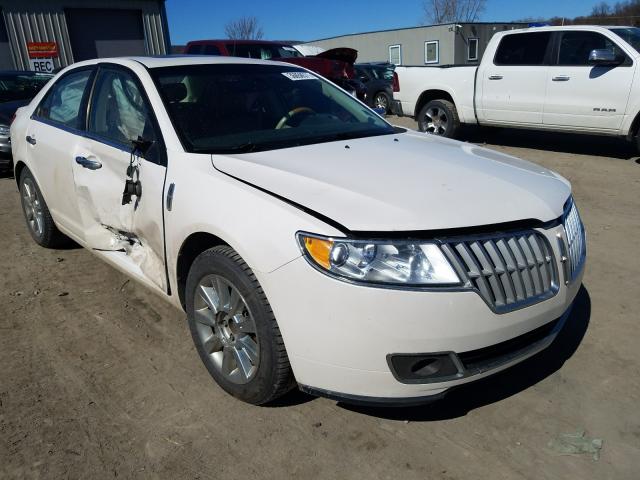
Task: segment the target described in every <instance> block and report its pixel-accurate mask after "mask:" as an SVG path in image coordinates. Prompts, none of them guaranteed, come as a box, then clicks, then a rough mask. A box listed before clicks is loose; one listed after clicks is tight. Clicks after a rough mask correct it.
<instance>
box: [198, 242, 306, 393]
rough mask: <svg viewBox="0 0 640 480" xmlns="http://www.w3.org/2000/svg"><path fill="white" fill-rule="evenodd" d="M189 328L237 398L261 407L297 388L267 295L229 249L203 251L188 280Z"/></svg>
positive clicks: (212, 371)
mask: <svg viewBox="0 0 640 480" xmlns="http://www.w3.org/2000/svg"><path fill="white" fill-rule="evenodd" d="M186 293H187V295H186V306H187V318H188V321H189V329H190V331H191V336H192V337H193V341H194V343H195V346H196V349H197V351H198V354H199V355H200V358H201V360H202V362H203V363H204V364H205V366H206V368H207V370H208V371H209V373H210V374H211V376H212V377H213V379H214V380H215V381H216V383H217V384H218V385H220V387H222V389H223V390H225V391H226V392H227V393H229V394H231V395H233V396H234V397H236V398H238V399H240V400H242V401H245V402H247V403H251V404H254V405H261V404H264V403H268V402H270V401H273V400H275V399H276V398H278V397H280V396H282V395H284V394H285V393H287V392H288V391H289V390H291V388H292V387H293V386H294V385H295V381H294V378H293V373H292V371H291V367H290V365H289V359H288V357H287V352H286V350H285V347H284V342H283V340H282V336H281V334H280V329H279V327H278V323H277V322H276V319H275V316H274V315H273V311H272V310H271V306H270V305H269V302H268V301H267V297H266V295H265V294H264V292H263V291H262V287H261V286H260V284H259V283H258V280H257V279H256V277H255V275H254V274H253V272H252V271H251V269H250V268H249V266H248V265H247V264H246V263H245V262H244V260H243V259H242V258H241V257H240V255H238V254H237V253H236V251H235V250H233V249H232V248H231V247H228V246H218V247H214V248H211V249H209V250H206V251H205V252H203V253H201V254H200V255H199V256H198V257H197V258H196V259H195V261H194V263H193V265H192V266H191V269H190V271H189V276H188V277H187V288H186Z"/></svg>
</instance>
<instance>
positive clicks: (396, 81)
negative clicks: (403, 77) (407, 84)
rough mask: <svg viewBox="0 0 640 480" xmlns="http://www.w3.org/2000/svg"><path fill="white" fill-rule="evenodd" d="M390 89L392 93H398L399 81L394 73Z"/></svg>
mask: <svg viewBox="0 0 640 480" xmlns="http://www.w3.org/2000/svg"><path fill="white" fill-rule="evenodd" d="M391 87H392V88H393V91H394V92H399V91H400V79H399V78H398V74H397V73H396V72H393V81H392V82H391Z"/></svg>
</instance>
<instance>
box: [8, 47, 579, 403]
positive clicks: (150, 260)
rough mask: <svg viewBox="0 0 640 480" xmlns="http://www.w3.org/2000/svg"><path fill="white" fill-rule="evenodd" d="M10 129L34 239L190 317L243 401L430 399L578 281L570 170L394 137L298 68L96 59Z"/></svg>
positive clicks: (511, 351)
mask: <svg viewBox="0 0 640 480" xmlns="http://www.w3.org/2000/svg"><path fill="white" fill-rule="evenodd" d="M11 134H12V138H13V142H12V148H13V155H14V159H15V161H16V166H15V177H16V179H17V181H18V185H19V189H20V194H21V199H22V207H23V210H24V215H25V219H26V223H27V226H28V229H29V232H30V233H31V236H32V237H33V239H34V241H35V242H36V243H38V244H39V245H42V246H43V247H54V246H56V245H59V244H60V242H63V241H64V240H65V237H70V238H72V239H73V240H75V241H76V242H78V243H79V244H80V245H82V246H84V247H86V248H87V249H89V250H90V251H91V252H92V253H93V254H95V255H96V256H98V257H99V258H101V259H103V260H105V261H106V262H108V263H109V264H111V265H112V266H114V267H116V268H118V269H119V270H121V271H122V272H124V273H125V274H126V275H128V276H130V277H131V278H133V279H136V280H138V281H140V282H141V283H142V284H144V285H146V286H147V287H149V288H150V289H151V290H153V291H154V292H156V293H157V294H158V295H159V296H160V297H162V298H164V299H166V300H168V301H170V302H171V303H173V304H174V305H175V306H177V307H179V308H182V309H184V310H185V311H186V313H187V318H188V322H189V328H190V330H191V334H192V337H193V340H194V342H195V345H196V348H197V350H198V353H199V355H200V357H201V359H202V361H203V362H204V364H205V366H206V368H207V369H208V371H209V372H210V374H211V376H212V377H213V378H214V379H215V381H216V382H217V383H218V384H219V385H220V386H221V387H222V388H223V389H224V390H226V391H227V392H229V393H230V394H232V395H234V396H236V397H238V398H240V399H242V400H244V401H246V402H250V403H254V404H263V403H265V402H269V401H270V400H273V399H275V398H277V397H278V396H280V395H282V394H284V393H285V392H287V391H288V390H289V389H291V388H293V386H294V385H296V384H297V385H298V386H299V387H300V388H301V389H303V390H305V391H307V392H311V393H314V394H317V395H325V396H328V397H331V398H339V399H343V400H345V401H350V402H366V403H372V404H385V402H386V403H390V404H402V403H416V402H422V401H428V400H432V399H434V398H438V397H440V396H442V395H443V394H444V392H446V391H447V390H448V389H449V388H451V387H453V386H455V385H460V384H463V383H466V382H470V381H472V380H475V379H479V378H482V377H485V376H487V375H490V374H492V373H495V372H497V371H500V370H502V369H505V368H507V367H509V366H510V365H514V364H516V363H518V362H520V361H521V360H523V359H525V358H528V357H531V356H532V355H534V354H535V353H536V352H539V351H540V350H542V349H543V348H545V347H546V346H547V345H549V344H550V343H551V342H552V341H553V339H554V337H555V336H556V334H557V333H558V331H559V330H560V329H562V327H563V324H564V322H565V320H566V318H567V316H568V315H569V312H570V310H571V305H572V303H573V300H574V297H575V296H576V294H577V292H578V290H579V288H580V285H581V279H582V274H583V271H584V264H585V257H586V253H585V252H586V250H585V234H584V229H583V226H582V222H581V221H580V216H579V214H578V210H577V208H576V205H575V202H574V200H573V198H572V196H571V186H570V184H569V182H568V181H567V180H565V179H564V178H562V177H561V176H559V175H558V174H556V173H553V172H551V171H549V170H546V169H545V168H543V167H541V166H538V165H533V164H531V163H528V162H526V161H523V160H519V159H517V158H514V157H510V156H508V155H504V154H501V153H499V152H496V151H492V150H487V149H484V148H481V147H477V146H475V145H468V144H463V143H458V142H456V141H452V140H448V139H444V138H438V137H435V136H431V135H425V134H423V133H419V132H415V131H408V130H405V129H402V128H399V127H393V126H391V125H390V124H388V123H387V122H386V121H385V120H384V119H382V118H381V117H380V116H378V115H376V114H375V113H374V112H373V111H371V110H370V109H365V108H362V104H361V103H360V102H358V101H357V100H355V99H354V98H353V97H352V96H350V95H348V94H347V93H345V92H344V91H342V90H340V89H339V88H337V87H336V86H335V85H334V84H333V83H331V82H329V81H327V80H325V79H324V78H322V77H320V76H318V75H317V74H315V73H313V72H311V71H309V70H305V69H303V68H300V67H297V66H294V65H287V64H283V63H280V62H277V63H276V62H265V61H256V60H250V59H240V58H237V59H236V58H234V59H231V58H221V57H195V56H192V57H187V56H184V57H165V58H154V57H145V58H120V59H108V60H107V59H96V60H89V61H84V62H81V63H78V64H75V65H73V66H72V67H70V68H67V69H65V70H64V71H63V72H61V73H60V74H59V75H58V76H57V77H56V78H55V79H54V81H52V82H51V83H50V84H48V85H47V86H46V87H45V88H44V90H43V91H42V92H40V93H39V94H38V95H37V96H36V97H35V98H34V99H33V101H32V102H31V103H30V104H29V106H27V107H22V108H20V109H19V110H18V112H17V115H16V119H15V120H14V122H13V123H12V125H11ZM87 348H90V347H87Z"/></svg>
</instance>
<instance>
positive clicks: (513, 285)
mask: <svg viewBox="0 0 640 480" xmlns="http://www.w3.org/2000/svg"><path fill="white" fill-rule="evenodd" d="M441 242H442V249H443V251H444V252H445V254H446V255H447V257H449V260H450V261H451V262H452V264H453V265H454V268H455V269H456V271H457V272H458V274H462V279H463V282H464V283H465V284H467V285H469V286H470V287H472V288H474V289H475V290H476V291H477V292H478V293H479V294H480V296H481V297H482V298H483V299H484V301H485V302H486V303H487V304H488V305H489V306H490V307H491V308H492V309H493V310H494V311H496V312H498V313H504V312H509V311H512V310H516V309H518V308H522V307H524V306H527V305H531V304H533V303H537V302H541V301H543V300H545V299H547V298H550V297H552V296H553V295H555V293H556V292H557V291H558V287H557V284H558V282H557V275H558V269H557V265H556V261H555V256H554V255H552V253H551V252H552V251H551V247H550V245H549V242H548V241H547V239H546V238H545V237H544V235H542V234H541V233H539V232H537V231H535V230H527V231H518V232H514V233H496V234H488V235H475V236H472V237H465V238H452V239H441Z"/></svg>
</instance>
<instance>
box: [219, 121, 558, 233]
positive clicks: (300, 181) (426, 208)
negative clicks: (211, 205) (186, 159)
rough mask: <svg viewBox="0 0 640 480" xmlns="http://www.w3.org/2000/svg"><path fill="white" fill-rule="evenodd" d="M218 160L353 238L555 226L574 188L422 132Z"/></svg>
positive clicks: (517, 162) (530, 167) (525, 165)
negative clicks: (532, 223)
mask: <svg viewBox="0 0 640 480" xmlns="http://www.w3.org/2000/svg"><path fill="white" fill-rule="evenodd" d="M212 162H213V165H214V167H215V168H216V169H217V170H219V171H221V172H223V173H226V174H228V175H231V176H233V177H236V178H237V179H240V180H242V181H245V182H248V183H250V184H252V185H255V186H257V187H260V188H261V189H264V190H266V191H269V192H272V193H274V194H277V195H279V196H281V197H283V198H285V199H287V200H289V201H291V202H294V203H296V204H299V205H302V206H303V207H305V208H306V209H309V210H312V211H314V212H317V213H319V214H321V215H323V216H325V217H328V218H330V219H331V220H333V221H334V222H337V223H339V224H341V225H342V226H344V227H346V228H347V229H348V230H350V231H368V232H374V231H375V232H391V231H420V230H440V229H450V228H460V227H471V226H482V225H492V224H496V223H503V222H512V221H519V220H532V219H534V220H539V221H543V222H546V221H549V220H553V219H556V218H558V217H559V216H560V215H562V211H563V206H564V203H565V202H566V200H567V198H568V197H569V195H570V191H571V187H570V185H569V182H567V181H566V180H564V179H563V178H562V177H560V176H558V175H556V174H555V173H553V172H551V171H549V170H547V169H545V168H543V167H540V166H538V165H535V164H533V163H529V162H527V161H524V160H521V159H518V158H515V157H511V156H508V155H504V154H501V153H498V152H495V151H493V150H488V149H484V148H480V147H478V146H476V145H473V144H469V143H461V142H456V141H453V140H447V139H442V138H438V137H434V136H431V135H427V134H423V133H418V132H407V133H402V134H394V135H384V136H378V137H369V138H361V139H356V140H348V141H337V142H329V143H323V144H316V145H308V146H303V147H294V148H287V149H280V150H272V151H266V152H256V153H248V154H239V155H213V156H212Z"/></svg>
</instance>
